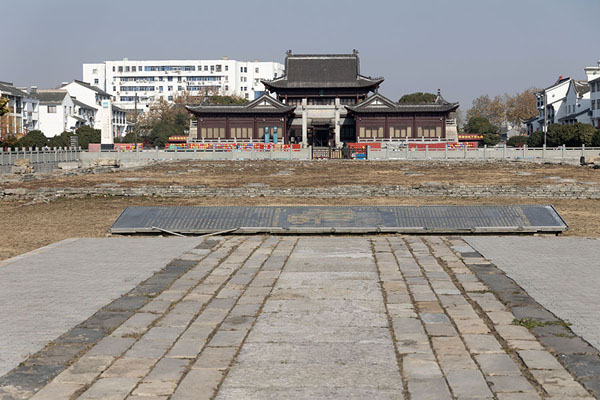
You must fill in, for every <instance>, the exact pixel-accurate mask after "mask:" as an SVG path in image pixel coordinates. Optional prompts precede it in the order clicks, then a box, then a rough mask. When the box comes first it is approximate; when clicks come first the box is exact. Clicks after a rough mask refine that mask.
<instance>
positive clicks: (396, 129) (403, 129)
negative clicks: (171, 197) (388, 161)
mask: <svg viewBox="0 0 600 400" xmlns="http://www.w3.org/2000/svg"><path fill="white" fill-rule="evenodd" d="M390 137H391V138H407V137H412V126H390Z"/></svg>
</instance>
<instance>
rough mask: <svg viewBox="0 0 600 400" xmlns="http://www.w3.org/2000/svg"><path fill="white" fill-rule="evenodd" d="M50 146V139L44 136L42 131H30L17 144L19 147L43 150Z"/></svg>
mask: <svg viewBox="0 0 600 400" xmlns="http://www.w3.org/2000/svg"><path fill="white" fill-rule="evenodd" d="M47 144H48V138H47V137H46V136H44V134H43V133H42V131H38V130H34V131H29V132H28V133H27V134H26V135H25V136H23V137H22V138H21V139H19V141H18V142H17V146H19V147H38V148H42V147H44V146H46V145H47Z"/></svg>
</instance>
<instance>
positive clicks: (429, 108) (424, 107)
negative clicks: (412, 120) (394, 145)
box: [344, 103, 459, 114]
mask: <svg viewBox="0 0 600 400" xmlns="http://www.w3.org/2000/svg"><path fill="white" fill-rule="evenodd" d="M458 106H459V104H458V103H454V104H448V105H438V104H419V105H403V106H398V107H395V108H387V107H381V108H362V107H360V106H357V107H352V106H344V107H346V109H347V110H348V111H350V112H353V113H356V114H369V113H415V112H417V113H418V112H424V113H425V112H442V113H447V112H453V111H456V110H457V109H458Z"/></svg>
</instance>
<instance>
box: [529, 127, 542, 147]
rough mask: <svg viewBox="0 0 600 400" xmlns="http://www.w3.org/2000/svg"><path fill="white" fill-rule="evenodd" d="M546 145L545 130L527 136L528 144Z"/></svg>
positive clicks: (532, 145) (533, 145)
mask: <svg viewBox="0 0 600 400" xmlns="http://www.w3.org/2000/svg"><path fill="white" fill-rule="evenodd" d="M543 145H544V132H542V131H535V132H533V133H532V134H531V135H529V137H528V138H527V146H529V147H542V146H543Z"/></svg>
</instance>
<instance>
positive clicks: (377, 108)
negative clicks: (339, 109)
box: [346, 91, 458, 113]
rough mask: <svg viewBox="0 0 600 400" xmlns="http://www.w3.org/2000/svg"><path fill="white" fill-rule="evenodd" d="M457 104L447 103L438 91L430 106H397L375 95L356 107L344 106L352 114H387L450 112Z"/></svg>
mask: <svg viewBox="0 0 600 400" xmlns="http://www.w3.org/2000/svg"><path fill="white" fill-rule="evenodd" d="M457 108H458V103H449V102H447V101H446V100H444V98H443V97H442V95H441V94H440V93H439V91H438V95H437V98H436V99H435V101H434V102H433V103H431V104H398V103H396V102H393V101H392V100H390V99H388V98H387V97H385V96H383V95H381V94H379V93H375V94H373V95H371V96H370V97H368V98H367V99H365V101H363V102H362V103H360V104H358V105H356V106H346V109H348V110H349V111H352V112H354V113H367V112H368V113H373V112H375V113H378V112H382V113H389V112H452V111H455V110H456V109H457Z"/></svg>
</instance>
